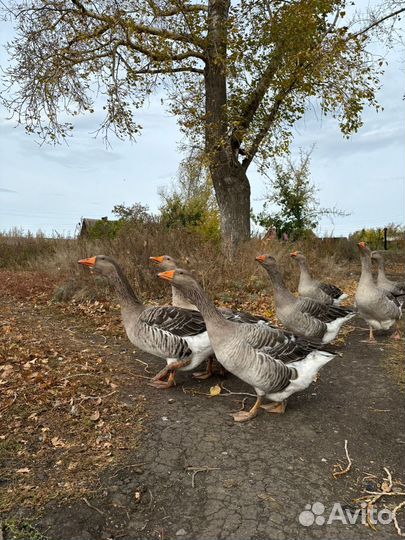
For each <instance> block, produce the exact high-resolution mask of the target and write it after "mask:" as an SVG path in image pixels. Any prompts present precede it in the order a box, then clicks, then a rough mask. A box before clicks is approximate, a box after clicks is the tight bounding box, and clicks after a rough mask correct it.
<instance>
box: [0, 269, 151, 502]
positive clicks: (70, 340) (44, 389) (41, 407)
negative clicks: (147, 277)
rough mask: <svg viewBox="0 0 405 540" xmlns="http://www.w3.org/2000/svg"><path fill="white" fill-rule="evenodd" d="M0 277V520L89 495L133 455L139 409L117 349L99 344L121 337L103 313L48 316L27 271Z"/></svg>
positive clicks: (67, 310) (99, 309) (94, 309)
mask: <svg viewBox="0 0 405 540" xmlns="http://www.w3.org/2000/svg"><path fill="white" fill-rule="evenodd" d="M1 278H2V279H1V284H0V294H1V296H2V318H1V323H0V324H1V331H0V359H1V361H0V389H1V400H0V422H1V424H2V425H3V426H7V431H4V430H3V431H2V433H1V434H0V475H1V477H2V482H3V485H2V493H1V495H0V512H12V511H13V510H14V511H15V510H16V509H18V508H22V507H36V508H40V507H43V506H44V505H45V504H46V503H47V502H49V501H50V500H52V499H55V498H57V499H58V500H59V501H60V500H63V499H66V498H71V497H74V498H78V497H83V496H84V495H87V494H89V493H91V492H92V491H93V490H96V489H97V486H98V479H99V477H100V473H101V472H102V471H103V470H104V469H105V468H106V467H109V468H111V467H113V466H114V464H115V463H123V462H125V459H126V456H127V455H128V453H129V451H131V450H132V451H135V448H136V446H137V444H138V441H139V437H140V434H141V432H142V423H143V418H144V416H145V408H144V397H143V395H142V394H141V388H139V390H138V391H136V392H133V388H132V391H131V390H130V391H128V382H129V381H131V385H132V387H134V385H136V384H137V379H135V380H134V379H133V377H132V373H128V369H127V370H126V369H123V365H122V358H123V357H122V356H121V355H120V353H119V346H118V345H117V346H114V345H113V344H111V341H110V342H109V343H107V344H106V338H104V334H105V333H107V332H108V334H109V335H113V336H114V335H115V336H118V342H119V339H120V338H121V337H122V338H123V332H122V331H121V330H119V329H118V320H115V319H114V317H111V313H108V311H107V310H106V309H105V308H104V307H103V305H101V304H99V303H90V302H89V303H88V304H86V305H83V306H81V305H78V304H67V305H65V306H63V305H60V306H59V307H58V309H56V308H55V306H53V305H52V303H51V302H50V298H51V294H52V292H51V291H52V290H53V289H51V288H50V287H49V282H48V281H45V282H44V288H43V290H41V285H40V280H38V279H36V278H38V276H36V274H35V272H27V271H26V272H14V273H12V272H5V271H2V272H1ZM22 280H23V283H24V284H25V287H21V288H20V284H21V283H22ZM34 301H35V303H34ZM106 320H108V325H107V324H105V322H106ZM114 323H117V324H114ZM109 325H111V328H110V326H109Z"/></svg>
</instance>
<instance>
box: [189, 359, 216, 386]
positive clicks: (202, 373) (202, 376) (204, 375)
mask: <svg viewBox="0 0 405 540" xmlns="http://www.w3.org/2000/svg"><path fill="white" fill-rule="evenodd" d="M213 362H214V359H213V357H212V356H210V357H209V358H208V360H207V369H206V370H205V371H197V372H196V373H193V378H194V379H200V380H204V379H209V378H210V377H212V374H213V373H214V371H213V369H212V364H213Z"/></svg>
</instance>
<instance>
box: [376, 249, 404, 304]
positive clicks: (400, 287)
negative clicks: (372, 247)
mask: <svg viewBox="0 0 405 540" xmlns="http://www.w3.org/2000/svg"><path fill="white" fill-rule="evenodd" d="M371 259H372V260H373V261H376V263H377V268H378V274H377V287H378V288H379V289H381V290H383V291H385V292H388V293H391V294H392V295H393V296H395V297H396V298H398V300H399V301H402V302H403V301H404V300H405V283H400V282H398V281H391V280H390V279H388V278H387V276H386V275H385V270H384V257H383V254H382V253H380V252H379V251H372V252H371Z"/></svg>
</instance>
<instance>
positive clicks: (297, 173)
mask: <svg viewBox="0 0 405 540" xmlns="http://www.w3.org/2000/svg"><path fill="white" fill-rule="evenodd" d="M310 155H311V152H307V153H304V152H301V154H300V160H299V162H298V163H294V161H293V160H292V159H291V158H290V157H287V158H286V159H285V160H284V161H277V160H273V171H274V177H273V178H272V179H270V182H269V183H268V187H267V193H266V196H265V202H264V204H263V210H262V211H261V212H260V213H259V214H257V215H255V214H253V215H252V218H253V220H254V221H255V223H256V224H257V225H260V226H261V227H264V228H265V229H270V228H271V227H274V228H275V230H276V233H277V236H278V238H282V237H283V236H284V234H287V235H288V237H289V238H290V239H292V240H298V239H303V238H310V237H311V236H314V232H313V230H314V229H315V228H316V227H317V225H318V223H319V220H320V218H321V216H324V215H335V216H336V215H339V216H343V215H346V214H345V213H344V212H342V211H340V210H337V209H335V208H334V209H327V208H320V204H319V201H318V199H317V197H316V194H317V191H318V190H317V188H316V187H315V186H314V185H313V184H312V183H311V179H310Z"/></svg>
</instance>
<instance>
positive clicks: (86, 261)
mask: <svg viewBox="0 0 405 540" xmlns="http://www.w3.org/2000/svg"><path fill="white" fill-rule="evenodd" d="M78 263H79V264H82V265H83V266H88V267H89V268H93V266H96V257H89V258H88V259H80V261H78Z"/></svg>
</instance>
